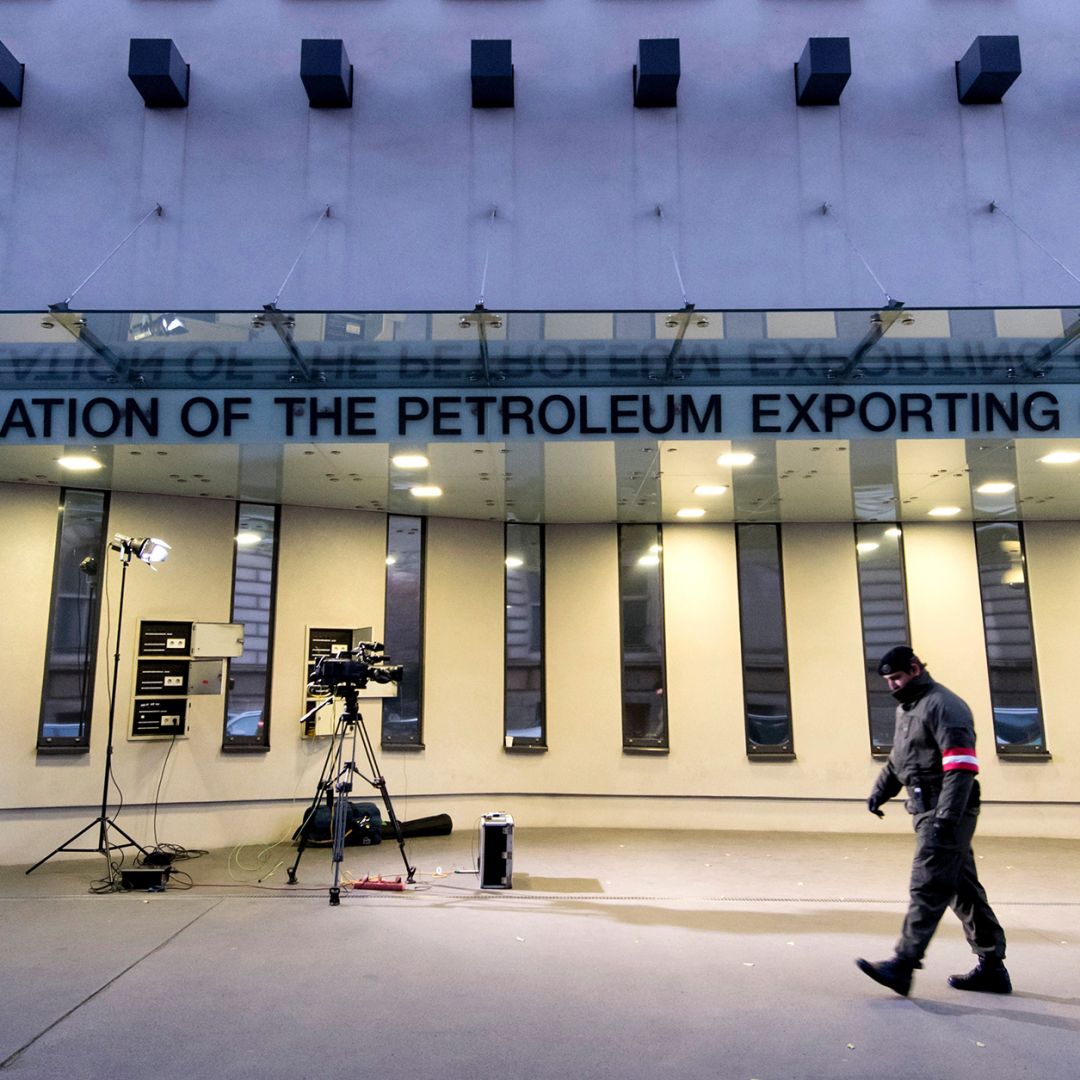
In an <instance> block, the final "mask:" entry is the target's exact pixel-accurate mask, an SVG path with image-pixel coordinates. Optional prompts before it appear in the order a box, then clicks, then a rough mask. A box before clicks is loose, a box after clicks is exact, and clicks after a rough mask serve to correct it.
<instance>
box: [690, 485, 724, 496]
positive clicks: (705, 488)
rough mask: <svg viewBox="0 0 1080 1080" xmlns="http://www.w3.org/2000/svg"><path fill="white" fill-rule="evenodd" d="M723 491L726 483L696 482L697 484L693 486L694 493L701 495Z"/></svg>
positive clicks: (717, 493)
mask: <svg viewBox="0 0 1080 1080" xmlns="http://www.w3.org/2000/svg"><path fill="white" fill-rule="evenodd" d="M725 491H727V484H698V486H697V487H696V488H694V494H695V495H703V496H706V497H707V496H709V495H723V494H724V492H725Z"/></svg>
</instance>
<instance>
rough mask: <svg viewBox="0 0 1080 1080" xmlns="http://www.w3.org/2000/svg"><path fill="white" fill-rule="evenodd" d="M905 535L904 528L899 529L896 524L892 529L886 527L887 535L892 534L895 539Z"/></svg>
mask: <svg viewBox="0 0 1080 1080" xmlns="http://www.w3.org/2000/svg"><path fill="white" fill-rule="evenodd" d="M903 535H904V533H903V530H902V529H898V528H897V527H896V526H895V525H894V526H893V527H892V528H891V529H886V530H885V536H891V537H892V538H893V539H894V540H895V539H896V538H897V537H898V536H903Z"/></svg>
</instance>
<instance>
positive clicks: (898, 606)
mask: <svg viewBox="0 0 1080 1080" xmlns="http://www.w3.org/2000/svg"><path fill="white" fill-rule="evenodd" d="M855 552H856V556H857V558H858V561H859V611H860V614H861V616H862V637H863V660H864V664H865V668H866V703H867V708H868V711H869V715H870V751H871V753H873V754H877V755H878V756H881V755H883V754H888V752H889V751H890V750H891V749H892V743H893V729H894V727H895V726H896V702H895V701H894V700H893V697H892V694H890V693H889V688H888V687H887V686H886V685H885V680H884V679H882V677H881V676H880V675H879V674H878V671H877V668H878V663H879V662H880V661H881V658H882V657H883V656H884V655H885V654H886V653H887V652H888V651H889V650H890V649H891V648H892V647H893V646H894V645H906V644H908V643H909V642H910V641H911V630H910V627H909V625H908V610H907V592H906V591H905V589H904V547H903V535H902V533H901V530H900V527H899V526H898V525H883V524H873V525H870V524H865V525H856V526H855Z"/></svg>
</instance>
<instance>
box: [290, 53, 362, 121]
mask: <svg viewBox="0 0 1080 1080" xmlns="http://www.w3.org/2000/svg"><path fill="white" fill-rule="evenodd" d="M300 80H301V82H303V84H304V89H305V90H306V91H307V96H308V104H309V105H311V107H312V108H313V109H348V108H351V107H352V92H353V69H352V64H350V63H349V54H348V53H347V52H346V51H345V42H344V41H342V40H341V39H340V38H304V39H303V41H302V42H301V43H300Z"/></svg>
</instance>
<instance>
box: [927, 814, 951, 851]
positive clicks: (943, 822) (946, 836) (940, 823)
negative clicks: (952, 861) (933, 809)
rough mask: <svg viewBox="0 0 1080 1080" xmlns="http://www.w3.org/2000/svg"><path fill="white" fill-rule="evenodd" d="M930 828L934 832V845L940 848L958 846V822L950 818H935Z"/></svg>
mask: <svg viewBox="0 0 1080 1080" xmlns="http://www.w3.org/2000/svg"><path fill="white" fill-rule="evenodd" d="M930 827H931V829H932V830H933V836H934V843H935V844H937V845H938V846H939V847H955V846H956V822H954V821H950V820H949V819H948V818H934V820H933V823H932V824H931V826H930Z"/></svg>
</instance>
